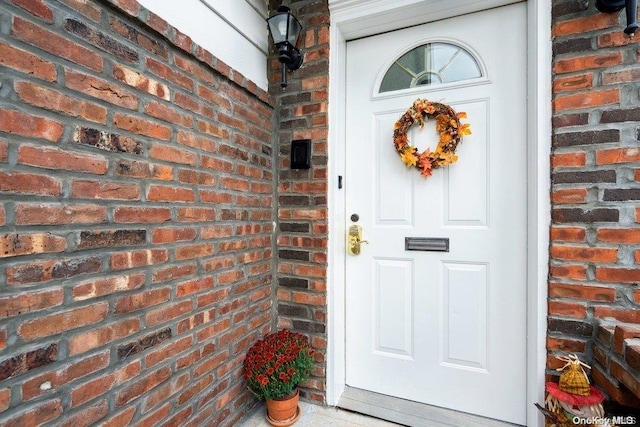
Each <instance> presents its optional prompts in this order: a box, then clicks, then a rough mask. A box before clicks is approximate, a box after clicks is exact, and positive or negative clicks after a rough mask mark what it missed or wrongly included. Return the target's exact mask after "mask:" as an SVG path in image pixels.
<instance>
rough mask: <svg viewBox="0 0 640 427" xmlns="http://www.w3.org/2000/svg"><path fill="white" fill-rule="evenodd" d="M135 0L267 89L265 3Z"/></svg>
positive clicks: (251, 0) (256, 0) (254, 0)
mask: <svg viewBox="0 0 640 427" xmlns="http://www.w3.org/2000/svg"><path fill="white" fill-rule="evenodd" d="M138 1H139V2H140V4H141V5H142V6H144V7H145V8H147V9H149V10H150V11H152V12H153V13H155V14H156V15H158V16H160V17H162V18H163V19H164V20H165V21H167V22H168V23H169V24H170V25H172V26H173V27H175V28H177V29H178V30H180V31H181V32H183V33H184V34H186V35H188V36H189V37H191V39H192V40H193V41H194V42H195V43H197V44H198V45H199V46H201V47H203V48H204V49H206V50H208V51H209V52H211V53H212V54H213V55H214V56H215V57H216V58H218V59H220V60H221V61H223V62H224V63H226V64H227V65H229V66H230V67H231V68H233V69H235V70H237V71H239V72H240V73H242V74H243V75H244V76H245V77H246V78H248V79H250V80H252V81H253V82H254V83H255V84H257V85H258V86H259V87H260V88H262V89H265V90H266V89H267V84H268V83H267V49H268V46H267V43H268V32H267V24H266V22H265V19H266V18H267V6H266V4H265V2H264V1H263V0H180V1H176V0H138Z"/></svg>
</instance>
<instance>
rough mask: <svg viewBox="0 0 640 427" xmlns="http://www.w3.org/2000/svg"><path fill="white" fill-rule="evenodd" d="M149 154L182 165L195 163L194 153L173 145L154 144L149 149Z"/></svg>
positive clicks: (193, 164)
mask: <svg viewBox="0 0 640 427" xmlns="http://www.w3.org/2000/svg"><path fill="white" fill-rule="evenodd" d="M149 156H150V157H152V158H154V159H158V160H164V161H167V162H172V163H179V164H183V165H190V166H195V165H196V155H195V154H194V153H192V152H190V151H187V150H182V149H179V148H174V147H167V146H165V145H160V144H154V145H153V146H152V147H151V149H150V150H149Z"/></svg>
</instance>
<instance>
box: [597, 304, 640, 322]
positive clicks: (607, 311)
mask: <svg viewBox="0 0 640 427" xmlns="http://www.w3.org/2000/svg"><path fill="white" fill-rule="evenodd" d="M593 315H594V317H596V318H598V319H604V318H607V317H613V318H614V319H616V320H619V321H621V322H626V323H640V310H637V309H622V308H612V307H594V308H593Z"/></svg>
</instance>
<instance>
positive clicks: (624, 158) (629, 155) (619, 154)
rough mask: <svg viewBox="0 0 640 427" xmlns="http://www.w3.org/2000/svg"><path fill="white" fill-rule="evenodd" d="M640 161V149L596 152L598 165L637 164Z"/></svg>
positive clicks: (631, 148) (616, 149) (630, 148)
mask: <svg viewBox="0 0 640 427" xmlns="http://www.w3.org/2000/svg"><path fill="white" fill-rule="evenodd" d="M639 161H640V148H636V147H626V148H613V149H609V150H599V151H596V163H597V164H599V165H609V164H617V163H636V162H639Z"/></svg>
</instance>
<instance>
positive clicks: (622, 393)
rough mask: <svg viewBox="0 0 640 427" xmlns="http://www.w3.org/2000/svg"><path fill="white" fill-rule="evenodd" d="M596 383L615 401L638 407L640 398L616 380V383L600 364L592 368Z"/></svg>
mask: <svg viewBox="0 0 640 427" xmlns="http://www.w3.org/2000/svg"><path fill="white" fill-rule="evenodd" d="M591 375H592V376H593V381H594V383H595V385H597V386H598V387H600V388H601V389H603V390H604V391H605V392H606V393H607V395H608V396H609V397H610V398H611V400H613V401H614V402H617V403H620V404H622V405H624V406H628V407H638V406H639V405H640V399H638V398H637V397H635V396H634V395H633V394H632V393H631V392H629V390H627V389H626V388H624V389H623V388H621V387H620V386H619V385H618V382H617V381H616V382H615V384H614V383H612V382H611V380H610V379H609V378H608V377H607V376H606V375H605V374H604V373H603V372H602V370H601V368H600V367H599V366H594V367H593V369H592V370H591Z"/></svg>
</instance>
